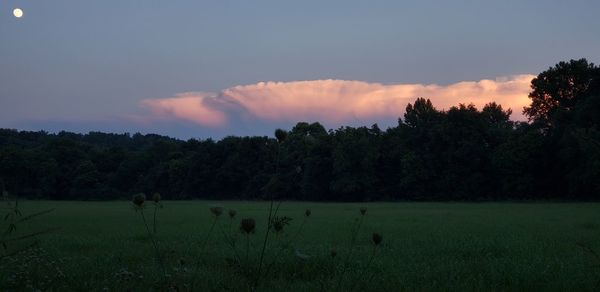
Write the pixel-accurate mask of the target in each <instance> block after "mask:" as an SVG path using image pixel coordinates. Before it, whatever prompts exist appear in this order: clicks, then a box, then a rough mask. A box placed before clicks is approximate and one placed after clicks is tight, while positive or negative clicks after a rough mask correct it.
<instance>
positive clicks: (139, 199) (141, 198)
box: [131, 193, 146, 208]
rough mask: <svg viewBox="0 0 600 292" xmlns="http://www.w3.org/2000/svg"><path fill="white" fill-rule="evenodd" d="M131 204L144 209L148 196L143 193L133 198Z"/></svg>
mask: <svg viewBox="0 0 600 292" xmlns="http://www.w3.org/2000/svg"><path fill="white" fill-rule="evenodd" d="M131 202H132V203H133V205H135V206H136V207H138V208H142V207H144V202H146V195H144V194H143V193H139V194H136V195H135V196H133V199H131Z"/></svg>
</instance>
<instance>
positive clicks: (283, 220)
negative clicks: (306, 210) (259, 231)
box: [271, 216, 292, 233]
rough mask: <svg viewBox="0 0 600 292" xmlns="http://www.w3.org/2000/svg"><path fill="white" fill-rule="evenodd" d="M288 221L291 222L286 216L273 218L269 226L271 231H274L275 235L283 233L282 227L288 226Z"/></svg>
mask: <svg viewBox="0 0 600 292" xmlns="http://www.w3.org/2000/svg"><path fill="white" fill-rule="evenodd" d="M290 221H292V218H290V217H287V216H283V217H273V219H271V226H273V229H275V232H276V233H279V232H281V231H283V227H284V226H285V225H289V224H290Z"/></svg>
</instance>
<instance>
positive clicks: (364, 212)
mask: <svg viewBox="0 0 600 292" xmlns="http://www.w3.org/2000/svg"><path fill="white" fill-rule="evenodd" d="M366 213H367V207H360V214H361V215H363V216H364V215H365V214H366Z"/></svg>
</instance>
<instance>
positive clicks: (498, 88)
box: [142, 75, 535, 127]
mask: <svg viewBox="0 0 600 292" xmlns="http://www.w3.org/2000/svg"><path fill="white" fill-rule="evenodd" d="M534 77H535V76H534V75H514V76H509V77H501V78H497V79H496V80H487V79H486V80H480V81H463V82H458V83H453V84H449V85H437V84H380V83H368V82H362V81H346V80H313V81H292V82H259V83H257V84H251V85H241V86H235V87H231V88H227V89H225V90H223V91H221V92H219V93H216V94H210V93H185V94H178V95H176V96H174V97H169V98H163V99H149V100H143V101H142V104H143V105H144V106H146V107H148V108H150V109H151V111H152V112H153V113H154V114H155V116H156V117H158V118H162V119H182V120H187V121H191V122H194V123H197V124H200V125H204V126H210V127H218V126H223V125H225V124H227V122H228V121H229V120H231V118H233V117H238V116H240V115H241V116H245V117H247V118H250V119H257V120H261V121H288V122H295V121H313V120H316V121H320V122H324V123H334V124H339V123H343V122H351V121H354V120H369V119H373V120H377V119H386V118H394V119H395V118H397V117H400V116H402V114H403V113H404V109H405V107H406V105H407V104H408V103H411V102H413V101H414V100H415V99H416V98H418V97H424V98H429V99H431V101H432V102H433V104H434V106H436V107H437V108H438V109H448V108H450V107H451V106H454V105H458V104H459V103H465V104H469V103H473V104H474V105H475V106H477V107H478V108H482V107H483V105H485V104H486V103H488V102H491V101H495V102H496V103H499V104H502V105H503V107H504V108H512V109H513V110H514V112H515V114H514V116H513V118H514V119H517V120H523V119H524V117H523V115H522V114H521V109H522V108H523V106H526V105H528V104H529V99H528V98H527V95H528V93H529V91H530V84H531V79H533V78H534Z"/></svg>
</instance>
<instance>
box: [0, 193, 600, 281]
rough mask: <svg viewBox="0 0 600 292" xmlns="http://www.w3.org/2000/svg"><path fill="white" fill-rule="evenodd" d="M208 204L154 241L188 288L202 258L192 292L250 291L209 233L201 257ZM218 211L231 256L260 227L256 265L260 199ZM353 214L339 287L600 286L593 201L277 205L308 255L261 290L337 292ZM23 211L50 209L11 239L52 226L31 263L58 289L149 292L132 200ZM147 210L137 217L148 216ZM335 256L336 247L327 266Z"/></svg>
mask: <svg viewBox="0 0 600 292" xmlns="http://www.w3.org/2000/svg"><path fill="white" fill-rule="evenodd" d="M212 203H215V202H207V201H167V202H164V208H163V209H161V210H160V211H159V212H160V213H159V220H158V221H159V224H158V242H159V244H160V248H161V251H162V252H163V253H164V254H165V257H166V261H167V264H166V266H167V269H168V273H169V274H170V279H171V282H172V283H173V285H176V286H177V287H178V288H179V289H181V290H186V289H188V288H189V286H188V285H189V283H190V279H191V277H192V276H191V275H192V274H193V273H192V270H193V266H194V262H195V259H197V258H201V259H202V263H201V265H200V269H199V272H198V276H197V277H196V286H195V288H196V290H199V291H205V290H247V287H248V281H247V280H246V278H245V277H244V276H243V273H244V271H243V269H242V271H240V269H238V268H234V267H232V266H231V265H230V264H228V262H230V260H228V259H231V258H232V257H233V253H232V251H231V249H230V248H229V247H228V245H227V244H226V243H225V241H224V239H223V236H222V234H221V233H220V231H219V229H218V228H217V229H215V232H214V233H213V234H212V239H211V240H210V241H209V242H208V244H207V245H206V248H205V250H204V251H203V253H202V255H201V256H199V253H200V252H201V250H200V246H201V243H202V242H203V240H204V238H205V237H206V233H207V231H208V230H209V227H210V224H211V223H212V220H213V219H212V218H213V217H212V215H211V214H210V212H209V211H208V206H209V205H210V204H212ZM218 203H219V204H221V205H223V206H224V207H225V210H226V212H225V214H223V216H222V218H221V219H219V220H220V222H221V226H222V227H223V228H224V229H229V218H228V217H227V209H229V208H231V209H235V210H237V217H236V220H235V222H234V223H233V225H232V227H231V230H232V233H235V234H236V235H237V244H238V249H239V250H240V251H245V237H243V236H242V235H241V234H239V232H236V231H237V230H238V228H239V220H240V219H241V218H246V217H252V218H256V219H257V233H256V234H254V235H252V236H251V237H250V238H251V247H252V250H251V252H250V261H251V263H252V264H256V261H257V258H258V256H259V249H260V246H261V243H262V239H263V236H264V233H263V232H264V231H265V221H266V216H267V213H268V203H257V202H218ZM361 206H366V207H368V211H367V215H366V217H365V221H364V223H363V226H362V228H361V231H360V234H359V236H358V240H357V249H356V251H355V252H354V257H353V260H352V261H351V262H350V265H349V269H348V272H347V275H348V277H347V278H346V279H345V280H344V281H343V283H342V288H341V289H342V290H348V289H349V288H350V287H353V288H354V289H356V290H373V291H375V290H376V291H399V290H429V291H430V290H448V291H464V290H486V291H489V290H571V291H573V290H594V288H595V285H596V282H597V281H598V280H599V279H600V269H599V268H597V267H594V265H596V264H600V263H598V262H595V261H594V259H593V256H592V255H590V254H589V253H587V252H586V251H584V250H583V249H582V248H580V247H579V246H578V245H577V243H578V242H581V243H584V244H586V245H587V246H589V247H591V248H593V249H594V250H598V251H600V204H597V203H367V204H362V203H306V202H302V203H300V202H284V203H283V204H282V206H281V209H280V212H279V214H280V215H286V216H290V217H292V218H293V219H294V220H293V221H292V224H291V225H290V226H288V227H287V229H286V231H287V234H288V238H289V237H290V236H289V234H292V235H293V234H294V233H295V231H296V230H297V228H298V227H299V225H300V224H301V222H302V220H303V216H304V210H305V209H307V208H310V209H311V210H312V215H311V217H310V218H309V219H308V221H307V222H306V225H305V226H304V231H303V235H302V236H300V237H299V239H298V240H297V241H296V242H294V243H293V246H294V247H295V248H296V249H298V250H299V251H300V252H302V253H305V254H307V255H310V256H311V257H310V258H309V259H306V260H303V259H299V258H297V257H296V256H294V253H293V251H292V249H286V250H285V251H284V252H282V253H281V257H280V260H279V262H278V263H277V264H276V265H274V267H275V268H274V269H273V273H271V275H270V276H269V277H268V279H265V280H264V281H261V286H260V287H259V289H258V290H261V291H265V290H267V291H270V290H272V291H318V290H321V289H323V290H332V289H335V288H337V287H338V286H337V283H338V278H336V273H337V275H339V271H340V268H341V265H342V263H343V261H344V258H345V257H346V255H347V249H348V247H349V242H350V227H351V225H352V223H353V222H354V220H356V219H357V218H359V217H360V214H359V211H358V209H359V207H361ZM21 207H22V209H23V210H24V213H25V214H27V213H31V212H34V211H36V210H42V209H44V208H56V210H55V211H53V212H52V213H50V214H46V215H44V216H42V217H38V218H35V219H34V220H32V221H31V222H28V223H27V224H26V225H25V226H19V229H18V231H19V232H25V231H27V230H37V229H44V228H51V227H59V228H60V230H58V231H55V232H53V233H51V234H47V235H44V236H42V237H41V238H40V239H41V243H40V247H41V248H42V249H43V251H45V252H46V254H45V255H40V256H39V257H43V258H45V259H47V262H49V263H51V264H49V266H51V267H53V268H57V269H60V270H62V272H63V273H64V274H65V275H67V278H68V279H69V280H68V281H67V282H66V284H65V285H67V287H69V288H70V289H73V290H76V289H81V290H98V291H101V290H102V289H104V288H108V289H109V290H111V291H112V290H125V289H127V288H128V287H129V288H131V289H133V290H148V289H150V288H152V287H154V285H155V282H156V281H157V280H159V279H160V278H161V276H160V271H159V269H158V268H157V265H156V263H155V261H154V257H153V255H154V250H153V249H152V245H151V242H150V241H149V238H148V235H147V233H146V230H145V229H144V227H143V224H142V221H141V218H140V216H139V214H137V213H136V212H135V211H134V210H133V208H132V206H131V204H130V203H129V202H124V201H122V202H51V201H25V202H21ZM148 207H150V206H148ZM151 211H152V208H147V209H146V211H145V212H146V215H147V218H151V214H152V212H151ZM150 221H151V220H150ZM373 232H379V233H381V234H382V235H383V243H382V247H381V249H380V250H379V251H378V253H377V255H376V258H375V260H374V261H373V264H371V266H369V267H368V269H365V266H366V265H367V261H368V260H369V257H370V255H371V253H372V250H373V247H372V243H371V242H370V239H371V234H372V233H373ZM285 241H286V237H285V235H284V236H283V237H281V238H280V239H276V238H275V237H273V238H272V239H271V241H270V242H271V243H272V245H271V248H269V253H268V254H267V256H266V258H267V262H270V261H272V259H273V257H274V256H275V254H276V251H275V250H277V246H279V244H280V243H279V242H285ZM332 248H335V249H336V250H337V251H338V256H337V257H336V258H335V259H333V260H332V259H331V257H330V251H331V249H332ZM242 253H244V252H242ZM181 260H183V262H184V264H183V266H182V265H180V261H181ZM52 261H53V263H52ZM13 264H14V263H13ZM250 266H251V265H250ZM245 268H247V267H245ZM122 269H125V270H127V271H129V272H131V273H133V274H132V275H131V277H130V279H129V280H128V279H127V278H128V277H127V276H119V275H118V272H119V271H120V270H122ZM186 269H187V272H186V271H185V270H186ZM248 269H250V268H248ZM9 270H10V271H9ZM336 270H337V272H333V271H336ZM0 271H1V272H2V275H1V276H2V279H1V281H3V282H4V284H6V283H7V282H6V281H7V279H8V277H9V276H10V274H11V273H14V272H15V270H14V267H12V266H11V265H10V264H7V263H6V261H5V262H3V264H2V266H0ZM140 276H141V277H140ZM35 281H36V280H35V279H34V282H35ZM32 285H33V286H35V283H33V284H32Z"/></svg>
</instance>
